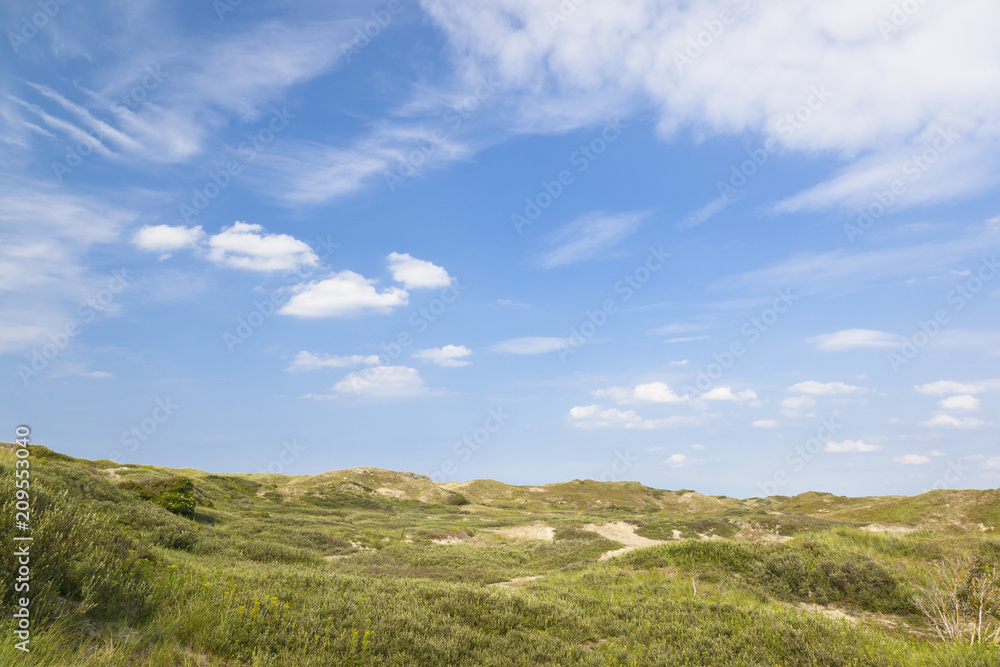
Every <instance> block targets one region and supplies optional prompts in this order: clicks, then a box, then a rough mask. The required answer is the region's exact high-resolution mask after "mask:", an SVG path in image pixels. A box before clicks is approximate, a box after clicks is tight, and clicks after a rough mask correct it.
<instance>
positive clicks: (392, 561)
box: [0, 447, 1000, 667]
mask: <svg viewBox="0 0 1000 667" xmlns="http://www.w3.org/2000/svg"><path fill="white" fill-rule="evenodd" d="M32 453H33V457H32V486H31V495H32V510H31V511H32V524H33V530H32V535H33V536H34V538H35V541H34V542H33V544H32V562H31V567H32V588H31V597H32V624H33V625H32V628H33V634H32V643H31V646H32V653H31V654H30V655H28V656H25V655H23V654H22V653H21V652H20V651H17V650H16V649H14V647H13V642H12V641H10V640H9V639H8V640H7V641H5V642H3V643H0V664H4V665H7V664H11V665H14V664H30V665H53V666H57V665H58V666H62V665H73V666H80V667H90V666H97V665H102V666H103V665H109V666H111V667H119V666H121V667H124V666H125V665H129V666H133V665H134V666H149V667H154V666H155V667H160V666H171V665H192V666H194V665H220V666H222V665H225V666H227V667H228V666H236V665H241V666H242V665H254V666H257V665H303V666H306V667H309V666H313V665H315V666H320V665H323V666H325V665H386V666H388V665H393V666H395V665H399V666H403V665H470V666H471V665H497V666H499V665H664V666H666V665H685V664H687V665H737V666H739V665H745V666H748V667H749V666H757V665H768V666H776V665H781V666H784V667H792V666H800V665H801V666H806V665H810V666H811V665H830V666H834V667H836V666H840V665H844V666H847V665H886V666H888V665H927V666H938V665H940V666H944V665H970V666H971V665H975V666H978V665H983V666H985V665H996V664H998V662H1000V653H998V650H997V649H996V648H995V647H994V648H988V647H981V646H975V647H967V646H951V645H944V644H940V643H937V642H934V641H930V639H929V634H928V633H927V628H926V627H925V625H924V624H923V620H922V618H921V617H920V616H919V614H917V613H916V612H915V610H914V608H913V605H912V602H911V596H912V593H913V591H914V586H915V583H916V582H917V580H918V577H919V575H920V574H921V573H922V572H924V571H926V569H927V568H929V567H930V566H931V565H932V564H933V563H935V562H937V561H938V560H940V559H941V558H943V557H945V556H949V555H956V554H968V555H978V556H981V557H983V558H987V559H990V558H992V559H996V558H997V557H998V556H1000V541H998V540H997V538H996V537H995V536H994V535H992V534H990V533H988V532H987V533H982V532H980V531H978V530H975V531H967V532H965V533H961V534H957V533H955V532H954V531H953V530H949V531H946V532H938V531H922V532H917V533H911V534H908V535H905V536H886V535H879V534H873V533H868V532H864V531H862V530H859V528H858V526H859V525H861V524H860V523H859V521H857V520H856V519H857V517H856V516H849V517H846V518H843V519H840V520H838V519H835V518H833V517H832V516H826V514H833V513H834V512H827V513H820V514H819V515H818V516H817V515H816V510H818V509H826V508H829V507H830V506H831V505H832V504H835V506H836V508H838V509H837V510H836V512H837V513H845V514H851V513H854V515H856V514H857V513H858V512H860V511H861V510H859V509H858V508H859V507H862V506H863V505H865V504H868V505H871V504H872V502H871V499H868V500H867V502H866V503H855V502H854V499H839V498H837V499H835V500H834V503H825V502H823V500H824V499H831V498H834V497H832V496H823V495H820V494H813V495H811V496H809V495H807V496H806V497H802V496H800V497H797V498H798V500H796V499H777V500H776V499H768V500H767V501H753V502H749V501H748V502H746V503H745V504H744V505H739V503H743V502H744V501H735V500H733V499H727V498H721V499H720V498H708V497H705V496H692V495H690V493H688V492H668V491H659V492H657V490H655V489H646V487H641V485H625V484H623V483H622V484H619V485H618V486H615V487H613V488H610V490H609V493H608V495H607V496H602V497H600V498H596V499H602V500H604V501H605V502H602V503H600V504H598V503H596V502H591V501H587V500H585V499H584V498H583V496H582V495H570V493H571V492H572V494H585V493H590V494H600V493H601V487H600V486H595V485H597V484H598V483H596V482H591V481H582V482H570V483H567V484H565V485H549V487H548V490H547V491H546V492H545V493H544V494H542V493H540V492H537V491H534V492H533V491H530V490H526V489H522V488H521V487H509V488H510V489H516V490H517V491H511V492H510V495H509V497H506V498H502V500H503V502H504V503H511V504H514V505H517V506H518V509H504V508H501V507H498V506H496V504H493V503H491V504H483V503H482V502H481V501H483V500H484V497H483V495H482V494H484V493H491V494H494V496H490V497H493V498H497V497H498V496H500V495H501V494H500V493H499V492H501V491H504V487H506V486H507V485H499V483H493V484H492V485H491V484H489V483H488V482H490V481H489V480H481V481H478V482H477V483H475V484H469V485H466V486H465V487H460V486H458V485H455V486H452V487H451V488H450V489H442V491H441V493H440V494H437V495H436V496H435V500H434V501H433V502H426V503H425V502H420V501H418V500H415V499H413V498H403V499H393V498H389V497H386V496H385V495H381V494H379V493H377V492H375V493H372V492H370V491H368V490H366V488H364V487H367V488H369V489H378V488H381V487H383V486H387V485H390V484H393V483H394V481H393V480H396V481H400V482H401V483H405V484H407V485H409V486H408V488H410V487H412V488H413V489H416V490H417V491H420V492H421V493H426V488H424V487H425V482H427V480H425V479H421V478H419V477H416V476H409V475H406V474H403V473H391V471H379V470H377V469H360V470H363V471H370V472H371V474H370V475H369V473H368V472H361V471H359V470H356V471H354V472H352V473H351V474H352V475H354V476H355V477H357V478H358V479H356V480H352V479H348V477H349V476H345V475H340V476H338V475H330V476H327V477H326V478H322V477H321V476H320V477H321V479H319V480H317V479H315V478H285V477H282V476H279V475H218V474H209V473H204V472H201V471H196V470H183V471H181V470H177V471H174V470H169V469H165V468H153V467H143V466H131V467H128V469H126V470H118V471H117V474H118V475H119V476H120V479H112V478H111V477H110V476H109V474H108V473H106V472H104V471H105V470H107V469H109V468H117V467H120V466H117V465H105V462H91V461H85V460H82V459H74V458H72V457H66V456H63V455H59V454H57V453H55V452H51V451H49V450H44V449H41V448H39V449H37V450H36V449H35V448H34V447H33V448H32ZM364 475H367V476H369V477H372V478H374V479H372V480H370V481H372V482H373V483H374V484H375V486H372V484H368V483H364V484H362V483H361V481H360V480H362V477H361V476H364ZM331 478H332V479H331ZM183 480H188V481H186V482H185V481H183ZM296 480H298V483H296V484H292V482H296ZM347 483H352V484H356V485H357V486H358V487H362V490H361V491H358V492H356V493H352V492H348V491H345V487H344V484H347ZM498 485H499V486H498ZM296 486H298V487H301V490H300V491H299V492H296V493H294V494H290V493H289V492H288V489H289V488H294V487H296ZM389 488H395V487H392V486H389ZM164 493H189V494H190V497H191V498H192V499H194V501H195V502H196V507H195V511H194V513H193V515H192V516H191V518H186V517H185V516H181V515H177V514H174V513H171V512H170V511H168V510H167V509H166V508H165V507H163V506H162V505H160V504H157V503H156V502H155V501H156V499H158V498H160V497H161V496H162V495H163V494H164ZM532 493H535V494H537V495H546V496H547V497H550V498H559V497H561V498H562V500H563V501H565V502H560V501H558V500H555V501H552V502H550V501H548V500H541V501H540V500H538V499H534V500H525V502H524V503H518V502H517V501H518V499H519V496H522V495H523V498H530V494H532ZM975 493H977V494H985V495H980V496H976V497H975V498H972V499H971V500H970V502H969V504H968V506H969V507H971V508H972V509H971V511H972V515H973V516H983V517H986V516H992V515H993V514H991V512H993V513H994V514H995V513H996V508H992V509H991V508H990V507H989V506H988V504H987V502H986V501H987V500H988V499H989V498H990V497H991V496H989V495H988V494H989V492H975ZM0 494H2V495H0V502H2V503H3V518H4V522H5V530H7V531H8V534H10V533H11V532H12V528H13V526H12V523H11V522H12V521H13V508H12V505H11V499H12V498H13V457H12V455H11V454H10V452H9V451H8V450H5V449H0ZM452 494H460V495H461V496H463V497H464V498H465V499H466V500H467V501H469V504H462V505H456V504H449V503H448V500H449V498H451V497H452ZM560 494H561V496H560ZM432 495H433V494H432ZM920 498H923V497H920ZM970 498H971V496H970ZM591 499H592V500H594V499H595V496H593V495H591ZM905 500H906V499H887V501H886V502H887V503H888V505H890V508H889V509H888V510H886V512H888V514H887V513H886V512H883V513H882V514H879V516H888V515H889V514H891V513H892V512H896V513H898V516H910V514H908V513H907V512H904V511H903V509H902V506H903V504H904V501H905ZM911 500H912V499H911ZM924 500H926V499H923V500H921V499H916V500H914V502H915V503H916V506H918V507H924V506H925V503H924ZM612 501H617V502H620V503H623V504H622V505H617V502H612ZM653 501H655V502H656V505H655V507H654V506H652V505H651V503H652V502H653ZM452 502H455V501H452ZM624 503H632V504H624ZM796 503H798V504H800V505H802V506H801V507H798V508H797V509H795V510H794V511H793V509H792V507H791V505H793V504H796ZM810 503H811V504H813V505H816V506H815V507H811V506H809V505H810ZM571 504H572V505H576V507H568V505H571ZM524 505H527V506H526V507H525V506H524ZM600 505H615V507H616V508H617V509H604V508H601V507H600ZM778 505H780V506H782V507H783V509H782V510H780V511H782V512H783V513H782V514H780V515H775V514H767V513H766V512H764V511H763V508H764V507H766V508H768V510H769V511H777V510H773V508H774V507H775V506H778ZM692 506H699V507H701V508H702V509H701V510H699V511H702V512H703V513H700V514H699V513H698V511H696V510H692V509H691V508H692ZM670 507H674V508H675V510H671V509H669V508H670ZM865 511H871V510H870V509H869V510H865ZM876 514H877V513H876ZM962 518H963V520H965V518H966V517H964V516H963V517H962ZM622 519H627V520H628V521H629V522H631V523H633V524H634V525H636V526H638V527H639V534H640V535H644V536H646V537H650V538H652V539H664V540H667V539H672V537H673V531H674V530H678V531H680V532H681V533H682V536H683V537H685V538H688V539H682V540H679V541H671V542H669V543H668V544H663V545H660V546H655V547H650V548H645V549H637V550H634V551H631V552H629V553H627V554H624V555H622V556H619V557H618V558H615V559H612V560H609V561H599V560H598V558H599V557H600V555H601V554H602V553H604V552H606V551H610V550H613V549H617V548H619V547H620V545H619V544H618V543H617V542H612V541H609V540H606V539H604V538H602V537H600V536H599V535H597V534H596V533H594V532H591V531H587V530H583V529H582V527H583V526H584V525H585V524H588V523H594V522H596V523H602V522H606V521H618V520H622ZM879 520H880V521H881V520H884V519H881V518H880V519H879ZM741 522H742V523H741ZM529 523H546V524H548V525H551V526H553V527H554V528H555V540H554V541H552V542H546V541H540V540H531V541H522V542H517V541H509V540H506V539H503V538H501V537H500V536H499V535H497V534H495V533H494V532H493V531H494V530H497V529H502V528H508V527H512V526H518V525H523V524H529ZM744 524H747V525H749V524H752V525H754V526H756V527H757V528H759V529H763V530H765V531H767V532H772V533H778V534H788V535H790V536H793V539H792V540H791V541H788V542H784V543H775V542H760V543H758V542H751V541H739V540H735V539H732V538H733V537H734V536H735V535H736V532H737V530H739V527H740V526H741V525H744ZM699 533H700V534H703V535H707V534H713V535H716V536H718V537H723V538H725V539H712V540H704V539H697V538H696V536H697V535H698V534H699ZM447 536H452V537H456V536H458V537H462V539H463V540H465V541H464V542H463V543H460V544H435V543H433V542H432V540H434V539H441V538H443V537H447ZM692 538H694V539H692ZM15 567H16V563H15V562H14V560H13V558H12V554H11V550H10V549H7V550H4V552H3V555H2V556H0V569H2V570H3V573H4V581H7V582H9V581H11V579H12V577H13V572H14V569H15ZM520 577H538V578H536V579H534V580H532V581H525V582H522V583H520V584H517V585H514V586H513V587H511V588H504V587H498V586H493V585H491V584H496V583H498V582H506V581H508V580H511V579H514V578H520ZM696 590H697V593H696ZM13 598H14V593H13V590H12V587H10V586H5V587H4V589H3V593H2V596H0V604H2V606H3V618H4V620H3V622H2V625H3V626H4V627H3V629H2V631H3V633H4V636H6V637H8V638H11V637H13V635H12V627H11V620H10V619H11V612H12V610H13V604H14V599H13ZM803 603H808V604H819V605H829V606H831V607H836V608H837V609H840V610H842V611H844V612H846V613H848V614H851V615H853V616H855V617H857V619H858V621H857V622H855V623H850V622H845V621H840V620H834V619H831V618H826V617H824V616H819V615H815V614H811V613H803V611H802V610H801V609H799V608H797V606H798V605H802V604H803ZM886 620H889V621H891V623H886V622H885V621H886Z"/></svg>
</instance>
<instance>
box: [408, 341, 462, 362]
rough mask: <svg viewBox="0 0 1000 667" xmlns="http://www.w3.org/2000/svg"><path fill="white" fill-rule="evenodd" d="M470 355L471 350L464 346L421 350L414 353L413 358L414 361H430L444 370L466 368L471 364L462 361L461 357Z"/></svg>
mask: <svg viewBox="0 0 1000 667" xmlns="http://www.w3.org/2000/svg"><path fill="white" fill-rule="evenodd" d="M470 354H472V350H470V349H469V348H467V347H465V346H464V345H445V346H444V347H434V348H431V349H429V350H421V351H419V352H416V353H414V355H413V357H414V358H415V359H422V360H423V361H430V362H432V363H435V364H437V365H438V366H443V367H445V368H457V367H459V366H468V365H469V364H470V363H472V362H469V361H465V360H464V359H463V357H467V356H469V355H470Z"/></svg>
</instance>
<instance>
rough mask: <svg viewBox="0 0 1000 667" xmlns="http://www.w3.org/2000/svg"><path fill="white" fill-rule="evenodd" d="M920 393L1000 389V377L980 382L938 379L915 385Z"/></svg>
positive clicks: (980, 391) (932, 394)
mask: <svg viewBox="0 0 1000 667" xmlns="http://www.w3.org/2000/svg"><path fill="white" fill-rule="evenodd" d="M914 389H915V390H916V391H917V393H919V394H926V395H928V396H947V395H948V394H982V393H985V392H987V391H996V390H998V389H1000V378H998V379H993V380H982V381H979V382H955V381H954V380H938V381H937V382H930V383H928V384H920V385H917V386H915V387H914Z"/></svg>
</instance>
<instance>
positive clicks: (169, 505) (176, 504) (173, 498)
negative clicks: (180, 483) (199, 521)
mask: <svg viewBox="0 0 1000 667" xmlns="http://www.w3.org/2000/svg"><path fill="white" fill-rule="evenodd" d="M153 502H155V503H156V504H157V505H160V506H162V507H165V508H166V509H167V511H168V512H173V513H174V514H179V515H181V516H186V517H187V518H189V519H190V518H192V517H193V516H194V498H192V497H191V496H188V495H184V494H182V493H177V492H175V491H168V492H167V493H164V494H161V495H160V496H159V497H158V498H156V499H155V500H154V501H153Z"/></svg>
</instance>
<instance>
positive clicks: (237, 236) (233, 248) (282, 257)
mask: <svg viewBox="0 0 1000 667" xmlns="http://www.w3.org/2000/svg"><path fill="white" fill-rule="evenodd" d="M208 258H209V259H210V260H212V261H213V262H215V263H216V264H220V265H223V266H230V267H234V268H238V269H249V270H251V271H292V270H294V269H297V268H299V267H302V266H315V265H316V264H318V263H319V257H317V256H316V253H314V252H313V250H312V248H310V247H309V245H308V244H307V243H304V242H302V241H299V240H298V239H296V238H295V237H293V236H289V235H288V234H266V233H264V228H263V227H262V226H261V225H251V224H247V223H245V222H236V223H233V224H232V225H230V226H229V227H223V228H222V231H220V232H219V233H218V234H215V235H214V236H212V237H211V238H209V239H208Z"/></svg>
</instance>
